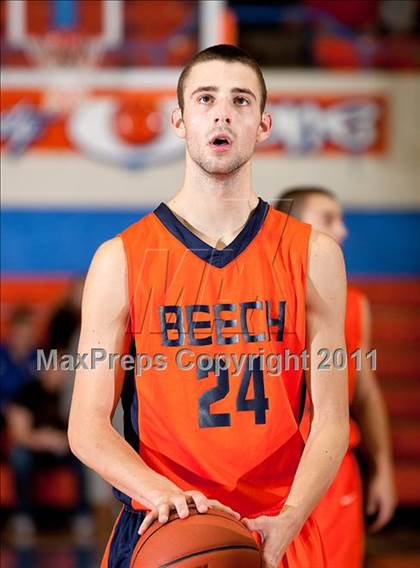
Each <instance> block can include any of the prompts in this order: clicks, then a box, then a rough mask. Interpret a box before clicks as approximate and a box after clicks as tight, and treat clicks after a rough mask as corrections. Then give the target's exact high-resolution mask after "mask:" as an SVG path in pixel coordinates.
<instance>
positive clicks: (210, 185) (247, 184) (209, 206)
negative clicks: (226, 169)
mask: <svg viewBox="0 0 420 568" xmlns="http://www.w3.org/2000/svg"><path fill="white" fill-rule="evenodd" d="M257 205H258V197H257V195H256V194H255V193H254V192H253V191H252V188H251V166H250V164H245V165H244V166H243V167H242V168H241V169H240V170H239V171H237V172H235V174H232V175H229V176H214V175H209V174H207V173H206V172H204V171H203V170H201V169H200V168H198V167H188V165H187V168H186V175H185V179H184V183H183V185H182V187H181V189H180V190H179V192H178V193H177V194H176V195H175V196H174V197H173V198H172V199H171V200H170V201H169V202H168V207H170V208H171V210H172V211H173V213H174V214H175V215H176V216H177V217H178V218H179V219H180V221H181V222H183V223H184V224H185V225H186V226H187V227H188V228H189V229H190V230H192V231H193V232H194V233H195V234H197V236H199V237H200V238H201V239H202V240H204V241H205V242H207V243H208V244H210V245H211V246H213V247H217V248H223V247H224V246H227V245H228V244H229V243H230V242H232V241H233V239H234V238H235V237H236V235H237V234H238V233H239V232H240V231H241V229H242V228H243V226H244V225H245V224H246V222H247V220H248V218H249V216H250V213H251V212H252V210H253V209H255V207H256V206H257Z"/></svg>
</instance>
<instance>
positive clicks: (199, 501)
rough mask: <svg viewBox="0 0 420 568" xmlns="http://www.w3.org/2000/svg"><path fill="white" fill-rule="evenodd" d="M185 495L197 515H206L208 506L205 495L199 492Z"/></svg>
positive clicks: (189, 492) (187, 492)
mask: <svg viewBox="0 0 420 568" xmlns="http://www.w3.org/2000/svg"><path fill="white" fill-rule="evenodd" d="M185 493H186V494H187V495H190V496H191V498H192V499H193V501H194V504H195V508H196V509H197V511H198V512H199V513H207V511H208V508H209V505H208V501H207V497H206V496H205V495H203V494H202V493H200V492H199V491H186V492H185Z"/></svg>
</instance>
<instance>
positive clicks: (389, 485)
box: [366, 468, 397, 533]
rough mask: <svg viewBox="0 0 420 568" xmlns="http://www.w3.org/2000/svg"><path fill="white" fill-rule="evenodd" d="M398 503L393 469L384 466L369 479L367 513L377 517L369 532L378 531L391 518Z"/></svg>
mask: <svg viewBox="0 0 420 568" xmlns="http://www.w3.org/2000/svg"><path fill="white" fill-rule="evenodd" d="M396 505H397V495H396V490H395V482H394V477H393V473H392V470H390V468H387V469H385V468H383V469H382V470H379V471H377V472H376V473H375V474H374V475H372V477H371V478H370V479H369V480H368V483H367V491H366V513H367V514H368V515H369V516H371V515H374V516H375V519H374V521H373V523H372V524H371V525H370V526H369V532H372V533H374V532H377V531H379V530H380V529H381V528H382V527H384V526H385V525H386V524H387V523H389V521H390V520H391V518H392V516H393V515H394V511H395V507H396Z"/></svg>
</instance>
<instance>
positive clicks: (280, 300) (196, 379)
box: [69, 45, 349, 568]
mask: <svg viewBox="0 0 420 568" xmlns="http://www.w3.org/2000/svg"><path fill="white" fill-rule="evenodd" d="M177 95H178V103H179V108H177V109H175V110H174V111H173V114H172V127H173V129H174V132H175V134H176V135H177V136H179V137H180V138H182V139H184V140H185V143H186V154H185V177H184V181H183V184H182V187H181V189H180V190H179V191H178V193H176V195H175V196H174V197H173V198H172V199H170V200H169V201H168V203H161V204H160V205H159V206H158V207H157V208H156V209H155V210H154V211H153V212H152V213H150V214H149V215H147V216H146V217H144V218H143V219H141V220H140V221H138V222H136V223H134V224H133V225H131V226H129V227H128V228H127V229H125V230H124V231H123V232H122V233H121V234H119V235H117V236H116V237H115V238H113V239H111V240H109V241H107V242H105V243H104V244H102V245H101V246H100V247H99V249H98V250H97V252H96V253H95V256H94V258H93V260H92V263H91V266H90V269H89V273H88V276H87V280H86V284H85V290H84V298H83V305H82V327H81V336H80V343H79V352H81V353H90V352H91V350H92V349H93V348H101V349H103V351H104V353H106V354H114V353H121V352H124V351H125V349H127V342H128V341H129V340H130V338H131V337H133V338H134V341H135V348H136V351H137V355H138V357H139V358H141V359H142V363H141V365H139V369H138V370H137V375H136V377H135V380H134V381H133V382H132V383H130V382H129V381H128V382H125V381H124V384H122V380H121V376H120V374H119V373H116V372H114V370H113V369H112V366H110V365H109V358H104V360H102V361H99V362H98V363H97V364H96V365H95V368H90V369H88V370H87V369H80V370H78V372H77V375H76V379H75V387H74V394H73V402H72V410H71V416H70V425H69V439H70V444H71V447H72V449H73V451H74V452H75V454H76V455H77V456H78V457H79V458H80V459H81V460H82V461H83V462H85V463H86V464H87V465H88V466H90V467H92V468H93V469H95V470H96V471H97V472H98V473H99V474H100V475H101V476H102V477H103V478H104V479H106V480H107V481H108V482H110V483H111V484H112V485H113V486H114V487H115V489H116V493H117V495H118V497H119V498H120V499H121V501H122V502H123V509H122V511H121V513H120V515H119V517H118V519H117V521H116V524H115V526H114V530H113V534H112V536H111V538H110V541H109V543H108V546H107V549H106V552H105V556H104V558H103V561H102V566H103V567H114V566H118V567H123V566H124V567H125V566H127V567H128V566H129V562H130V556H131V554H132V551H133V549H134V546H135V544H136V541H137V539H138V532H140V533H141V534H143V533H144V531H145V530H146V529H147V527H148V526H150V525H151V523H152V522H154V520H156V519H158V520H159V522H161V523H165V522H166V521H167V520H168V516H169V513H170V510H171V509H175V510H176V511H177V513H178V515H179V516H180V517H181V518H185V517H186V516H188V514H189V513H188V505H194V506H195V507H196V509H197V510H198V512H199V513H205V512H206V511H207V510H208V509H209V507H216V508H221V509H225V510H228V511H232V513H233V514H234V515H236V516H237V517H239V516H240V517H241V518H243V522H244V523H245V524H246V525H247V526H248V527H249V528H250V529H251V530H252V531H255V532H256V533H257V534H256V536H258V535H259V537H260V538H261V539H262V540H263V554H264V560H265V564H266V566H267V567H269V568H277V567H278V566H281V567H285V566H288V567H289V568H314V567H317V568H321V567H323V566H324V565H325V563H324V552H323V548H322V542H321V540H320V535H319V531H318V528H317V525H316V523H315V521H314V520H313V519H312V518H311V517H310V513H311V511H312V510H313V509H314V507H315V505H316V504H317V502H318V501H319V499H320V498H321V496H322V495H323V493H324V492H325V491H326V490H327V488H328V486H329V485H330V483H331V482H332V480H333V478H334V477H335V474H336V472H337V470H338V467H339V465H340V463H341V460H342V458H343V456H344V454H345V452H346V449H347V446H348V434H349V421H348V395H347V372H346V371H345V370H339V369H334V368H332V369H330V370H329V371H328V372H325V371H322V370H320V369H319V362H320V357H319V356H318V353H319V350H320V349H321V348H325V349H327V350H329V351H331V352H333V351H334V350H335V349H338V348H343V346H344V311H345V294H346V278H345V268H344V261H343V257H342V252H341V249H340V247H339V246H338V244H337V243H336V242H335V241H334V240H333V239H331V238H330V237H328V236H326V235H324V234H322V233H317V232H315V231H312V230H311V228H310V226H309V225H307V224H303V223H301V222H300V221H297V220H295V219H292V218H290V217H289V216H287V215H284V214H283V213H280V212H277V211H275V210H274V209H273V208H272V207H270V206H269V205H268V203H266V202H265V201H263V200H262V199H260V198H258V196H257V195H256V194H255V193H254V191H253V190H252V186H251V160H252V157H253V154H254V150H255V146H256V144H257V143H258V142H261V141H263V140H265V139H266V138H267V137H268V135H269V133H270V130H271V125H272V119H271V116H270V115H269V114H268V113H266V112H265V110H264V109H265V103H266V86H265V82H264V78H263V76H262V73H261V70H260V68H259V67H258V65H257V63H256V62H255V60H254V59H252V58H251V57H250V56H249V55H247V54H246V53H245V52H243V51H242V50H240V49H238V48H237V47H234V46H228V45H219V46H214V47H211V48H208V49H206V50H204V51H202V52H200V53H199V54H198V55H196V56H195V57H194V58H193V59H192V61H191V62H190V63H189V64H188V65H187V66H186V68H185V69H184V70H183V72H182V74H181V76H180V79H179V82H178V88H177ZM124 343H125V345H124ZM305 346H307V347H308V352H309V355H310V363H311V375H310V385H309V387H310V390H311V395H312V400H313V404H314V418H313V420H312V424H311V428H310V433H309V437H308V441H307V443H306V445H304V441H303V438H302V435H301V433H300V430H299V418H300V409H301V397H302V390H303V389H302V386H303V373H302V367H303V366H304V364H301V363H299V362H298V363H297V364H296V361H295V363H290V364H289V365H288V368H286V369H284V370H283V371H282V372H281V373H280V372H276V368H275V365H273V366H272V367H270V369H271V370H272V371H273V372H270V370H268V365H267V361H268V358H269V356H270V355H271V359H273V358H277V359H276V360H277V361H278V360H279V356H284V358H285V356H286V355H288V354H289V353H291V354H294V355H296V358H298V357H300V358H301V359H302V358H303V355H304V349H305ZM271 359H270V361H271ZM238 363H240V364H238ZM121 364H122V360H121ZM285 367H287V365H285ZM120 398H121V400H122V404H123V407H124V410H125V417H126V420H125V439H123V438H122V437H120V436H119V435H118V434H117V433H116V431H115V430H114V429H113V427H112V424H111V419H112V415H113V412H114V410H115V407H116V404H117V402H118V400H119V399H120Z"/></svg>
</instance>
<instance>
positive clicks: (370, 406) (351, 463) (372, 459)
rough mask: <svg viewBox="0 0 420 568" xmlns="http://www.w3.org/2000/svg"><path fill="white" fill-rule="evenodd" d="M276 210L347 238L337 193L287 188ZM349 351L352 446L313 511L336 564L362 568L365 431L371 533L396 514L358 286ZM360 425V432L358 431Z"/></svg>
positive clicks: (351, 301) (383, 417)
mask: <svg viewBox="0 0 420 568" xmlns="http://www.w3.org/2000/svg"><path fill="white" fill-rule="evenodd" d="M276 209H278V210H279V211H284V212H287V213H290V214H291V215H293V216H294V217H296V218H297V219H299V220H301V221H303V222H305V223H309V224H310V225H312V228H313V229H315V230H317V231H322V232H324V233H326V234H327V235H329V236H330V237H332V238H333V239H334V240H336V241H337V242H338V243H339V244H340V245H341V244H342V243H343V241H344V239H345V238H346V236H347V229H346V227H345V224H344V220H343V213H342V209H341V207H340V204H339V202H338V201H337V198H336V197H335V195H334V194H333V193H332V192H331V191H329V190H327V189H325V188H320V187H311V186H309V187H303V186H302V187H295V188H291V189H289V190H285V191H284V192H283V193H282V194H281V195H280V198H279V202H278V204H277V205H276ZM345 334H346V343H347V354H348V356H350V354H351V353H353V352H355V351H356V350H357V349H361V350H362V351H361V353H362V360H361V366H360V370H357V369H356V365H355V361H356V359H351V358H350V359H349V369H348V379H349V399H350V402H351V411H352V415H353V417H354V418H355V420H356V422H355V421H354V420H351V422H350V447H349V450H348V452H347V454H346V456H345V457H344V460H343V462H342V464H341V466H340V469H339V472H338V474H337V477H336V478H335V480H334V482H333V484H332V485H331V487H330V488H329V490H328V491H327V493H326V495H325V496H324V497H323V499H322V500H321V502H320V503H319V505H318V506H317V508H316V509H315V511H314V516H315V518H316V520H317V522H318V525H319V526H320V528H321V533H322V537H323V541H324V545H325V550H326V554H327V558H328V566H330V567H331V568H360V567H361V565H362V562H363V540H364V538H363V532H364V531H363V528H364V527H363V510H362V508H363V500H362V485H361V479H360V474H359V468H358V464H357V461H356V457H355V455H354V451H353V449H354V448H355V447H356V446H357V445H358V443H359V441H360V434H361V438H362V440H363V443H364V446H365V447H366V451H367V457H368V460H369V466H370V468H369V472H368V473H369V475H368V478H367V486H366V513H367V514H368V515H371V516H372V517H374V521H373V523H372V525H371V526H370V529H371V530H372V531H377V530H379V529H381V528H382V527H383V526H384V525H385V524H386V523H387V522H388V521H389V520H390V519H391V517H392V515H393V512H394V509H395V505H396V494H395V485H394V472H393V463H392V455H391V439H390V431H389V423H388V417H387V412H386V407H385V403H384V400H383V397H382V394H381V391H380V389H379V386H378V384H377V381H376V377H375V374H374V372H373V371H372V368H371V363H370V362H369V360H367V359H366V358H365V356H366V353H367V352H368V351H369V349H370V348H371V345H370V310H369V304H368V301H367V299H366V297H365V296H364V295H363V294H362V293H361V292H360V291H359V290H357V289H356V288H354V287H353V286H349V287H348V289H347V307H346V320H345ZM359 428H360V434H359Z"/></svg>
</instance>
